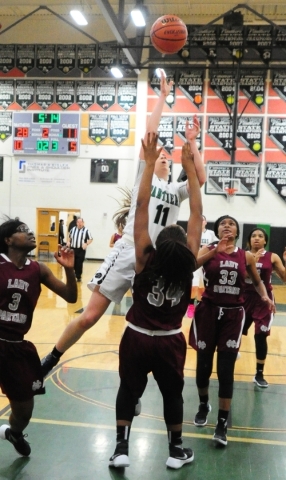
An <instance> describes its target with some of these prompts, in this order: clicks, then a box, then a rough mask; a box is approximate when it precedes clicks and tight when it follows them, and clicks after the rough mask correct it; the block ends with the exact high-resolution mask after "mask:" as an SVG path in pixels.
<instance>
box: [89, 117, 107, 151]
mask: <svg viewBox="0 0 286 480" xmlns="http://www.w3.org/2000/svg"><path fill="white" fill-rule="evenodd" d="M107 135H108V115H107V113H102V114H97V113H91V114H90V115H89V127H88V136H89V138H90V139H91V140H92V141H93V142H94V143H96V144H97V145H99V144H100V143H101V142H102V141H103V140H105V139H106V137H107Z"/></svg>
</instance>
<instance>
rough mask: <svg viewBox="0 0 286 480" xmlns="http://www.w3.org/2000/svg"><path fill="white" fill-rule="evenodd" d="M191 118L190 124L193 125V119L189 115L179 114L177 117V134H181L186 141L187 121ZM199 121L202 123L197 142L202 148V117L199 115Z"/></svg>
mask: <svg viewBox="0 0 286 480" xmlns="http://www.w3.org/2000/svg"><path fill="white" fill-rule="evenodd" d="M187 120H189V126H191V125H192V119H191V118H188V117H181V116H178V117H176V134H177V135H179V137H180V138H181V139H182V140H183V141H184V142H185V141H186V135H185V130H186V121H187ZM198 120H199V123H200V133H199V134H198V136H197V138H196V143H197V146H198V149H199V150H201V149H202V119H201V117H198Z"/></svg>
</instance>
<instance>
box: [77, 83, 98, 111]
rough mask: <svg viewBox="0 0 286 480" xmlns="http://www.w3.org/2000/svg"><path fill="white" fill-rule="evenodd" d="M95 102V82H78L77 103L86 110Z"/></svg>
mask: <svg viewBox="0 0 286 480" xmlns="http://www.w3.org/2000/svg"><path fill="white" fill-rule="evenodd" d="M94 102H95V82H76V103H77V104H78V105H79V106H80V107H81V108H82V109H83V110H86V109H87V108H89V107H90V106H91V105H93V104H94Z"/></svg>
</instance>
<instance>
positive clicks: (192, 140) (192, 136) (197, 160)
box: [184, 115, 207, 186]
mask: <svg viewBox="0 0 286 480" xmlns="http://www.w3.org/2000/svg"><path fill="white" fill-rule="evenodd" d="M199 133H200V122H199V119H198V117H197V116H196V115H194V119H193V124H192V125H191V126H190V124H189V122H188V121H187V122H186V129H185V136H186V139H187V142H188V143H189V144H190V146H191V150H192V153H193V154H194V164H195V167H196V172H197V177H198V179H199V183H200V186H202V185H203V184H204V183H205V181H206V179H207V176H206V170H205V166H204V163H203V161H202V157H201V154H200V152H199V149H198V145H197V136H198V135H199ZM184 170H185V169H184Z"/></svg>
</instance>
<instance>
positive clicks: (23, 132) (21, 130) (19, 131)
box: [15, 127, 29, 138]
mask: <svg viewBox="0 0 286 480" xmlns="http://www.w3.org/2000/svg"><path fill="white" fill-rule="evenodd" d="M28 136H29V129H28V127H16V128H15V137H22V138H28Z"/></svg>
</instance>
